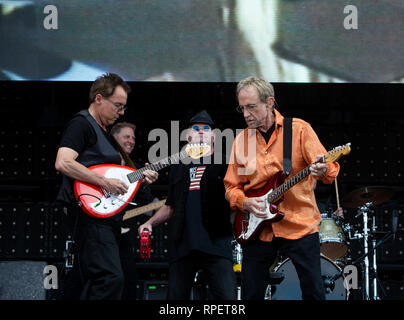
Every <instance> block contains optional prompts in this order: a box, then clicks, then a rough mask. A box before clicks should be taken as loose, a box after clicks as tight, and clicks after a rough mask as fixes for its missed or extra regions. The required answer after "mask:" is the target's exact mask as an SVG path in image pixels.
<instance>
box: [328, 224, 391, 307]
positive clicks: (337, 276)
mask: <svg viewBox="0 0 404 320" xmlns="http://www.w3.org/2000/svg"><path fill="white" fill-rule="evenodd" d="M396 231H397V230H392V231H390V232H388V233H387V234H386V235H385V236H384V237H383V238H382V239H381V240H379V241H378V242H377V243H375V244H374V245H372V248H371V249H370V250H368V251H367V252H364V253H363V254H362V255H361V256H360V257H358V258H357V259H356V260H355V261H353V262H352V265H357V264H358V263H359V262H361V260H363V259H365V258H367V257H368V256H369V255H370V254H372V253H373V252H376V249H377V247H379V246H380V245H381V244H382V243H384V242H386V241H387V240H388V239H389V238H390V237H393V236H395V233H396ZM368 267H369V266H368ZM372 271H373V273H374V275H373V276H374V279H375V280H376V281H379V279H378V276H377V273H376V269H375V268H372ZM365 272H366V270H365ZM367 272H368V273H369V270H367ZM341 276H343V270H341V271H340V272H338V273H337V274H335V275H334V276H332V277H329V278H328V279H327V284H329V285H332V284H333V282H335V280H337V279H339V278H340V277H341ZM375 284H377V283H376V282H375ZM365 285H367V287H366V288H365V289H366V293H367V296H366V299H367V300H369V295H368V294H369V283H367V284H365ZM379 285H380V288H381V290H382V292H383V295H384V296H385V295H386V293H385V291H384V289H383V286H382V285H381V284H380V281H379ZM376 287H377V286H376ZM373 299H374V300H378V299H380V298H379V297H378V295H377V291H376V290H374V296H373Z"/></svg>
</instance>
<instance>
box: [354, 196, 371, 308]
mask: <svg viewBox="0 0 404 320" xmlns="http://www.w3.org/2000/svg"><path fill="white" fill-rule="evenodd" d="M371 206H372V202H367V203H365V204H364V205H363V206H361V207H359V209H358V214H357V215H356V216H355V218H357V217H359V216H360V215H362V216H363V233H362V234H355V235H356V236H357V237H358V238H363V254H364V258H365V259H364V264H365V268H364V269H365V300H369V299H370V294H369V286H370V283H369V257H368V252H369V247H368V239H369V229H368V211H369V209H370V207H371Z"/></svg>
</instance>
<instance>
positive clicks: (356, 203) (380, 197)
mask: <svg viewBox="0 0 404 320" xmlns="http://www.w3.org/2000/svg"><path fill="white" fill-rule="evenodd" d="M393 195H394V192H393V190H392V188H389V187H379V186H370V187H364V188H360V189H356V190H354V191H352V192H351V193H349V194H348V195H347V196H346V197H344V198H343V199H342V201H341V203H342V206H343V207H347V208H357V207H360V206H362V205H364V204H365V203H367V202H372V203H373V205H376V206H377V205H379V204H381V203H384V202H386V201H388V200H390V199H391V198H392V197H393Z"/></svg>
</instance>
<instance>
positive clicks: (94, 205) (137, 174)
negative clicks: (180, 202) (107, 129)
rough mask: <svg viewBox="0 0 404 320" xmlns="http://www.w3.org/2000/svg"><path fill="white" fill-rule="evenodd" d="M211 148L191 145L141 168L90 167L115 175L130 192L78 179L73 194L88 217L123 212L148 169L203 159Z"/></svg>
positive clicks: (93, 169) (113, 165)
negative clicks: (103, 187) (121, 191)
mask: <svg viewBox="0 0 404 320" xmlns="http://www.w3.org/2000/svg"><path fill="white" fill-rule="evenodd" d="M209 151H210V146H209V145H207V144H188V145H187V146H186V147H185V149H184V150H183V151H181V152H179V153H177V154H175V155H172V156H170V157H168V158H165V159H163V160H161V161H159V162H156V163H153V164H150V165H149V166H147V167H143V168H140V169H138V170H136V169H133V168H130V167H126V166H120V165H116V164H100V165H95V166H91V167H89V168H88V169H90V170H91V171H94V172H96V173H98V174H100V175H102V176H104V177H106V178H115V179H119V180H121V181H123V182H124V183H125V184H126V185H127V186H128V191H127V192H126V193H125V194H123V195H114V194H111V193H109V192H107V191H106V190H104V189H102V188H100V187H98V186H94V185H92V184H89V183H85V182H82V181H79V180H75V181H74V187H73V189H74V194H75V195H76V199H77V200H78V201H79V203H80V205H81V206H82V209H83V210H84V212H86V213H87V214H88V215H89V216H91V217H96V218H108V217H111V216H114V215H116V214H117V213H119V212H120V211H122V210H123V209H124V208H125V207H126V206H127V205H128V204H133V205H135V203H132V202H131V200H132V199H133V197H134V196H135V194H136V192H137V190H138V189H139V186H140V183H141V179H143V178H144V176H143V172H144V171H145V170H154V171H158V170H161V169H163V168H165V167H168V166H169V165H171V164H173V163H179V161H180V160H183V159H185V158H187V157H190V158H192V159H198V158H201V157H203V156H204V155H206V154H208V153H209Z"/></svg>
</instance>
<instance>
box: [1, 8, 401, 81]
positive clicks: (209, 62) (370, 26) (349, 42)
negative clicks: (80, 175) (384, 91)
mask: <svg viewBox="0 0 404 320" xmlns="http://www.w3.org/2000/svg"><path fill="white" fill-rule="evenodd" d="M403 17H404V1H403V0H351V1H346V0H52V1H49V0H37V1H34V0H15V1H13V0H6V1H4V0H0V46H1V47H0V79H2V80H55V81H58V80H62V81H70V80H72V81H93V80H94V79H95V78H96V77H97V76H99V75H100V74H102V73H104V72H115V73H118V74H120V75H121V76H123V77H124V78H125V80H128V81H185V82H186V81H191V82H192V81H194V82H233V81H239V80H240V79H242V78H244V77H246V76H249V75H258V76H262V77H265V78H266V79H268V80H269V81H272V82H379V83H380V82H381V83H391V82H404V18H403Z"/></svg>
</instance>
